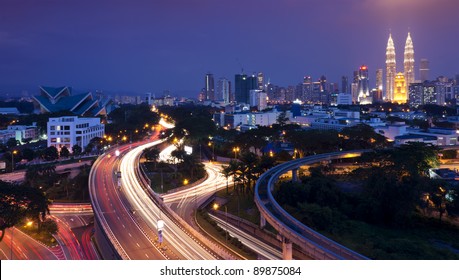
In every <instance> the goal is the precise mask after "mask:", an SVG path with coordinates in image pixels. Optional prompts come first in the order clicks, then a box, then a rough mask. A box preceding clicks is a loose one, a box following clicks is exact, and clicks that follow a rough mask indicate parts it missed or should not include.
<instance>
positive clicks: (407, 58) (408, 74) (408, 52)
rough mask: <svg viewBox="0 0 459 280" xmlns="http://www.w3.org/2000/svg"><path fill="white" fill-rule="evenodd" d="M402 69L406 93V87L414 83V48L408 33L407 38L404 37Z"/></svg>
mask: <svg viewBox="0 0 459 280" xmlns="http://www.w3.org/2000/svg"><path fill="white" fill-rule="evenodd" d="M403 67H404V72H405V73H404V74H405V83H406V92H408V87H409V86H410V84H411V83H414V47H413V41H412V40H411V35H410V32H408V37H406V43H405V54H404V60H403Z"/></svg>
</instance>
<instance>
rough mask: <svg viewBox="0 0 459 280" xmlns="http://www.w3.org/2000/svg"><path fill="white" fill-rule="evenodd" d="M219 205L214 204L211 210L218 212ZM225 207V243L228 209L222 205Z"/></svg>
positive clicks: (226, 238)
mask: <svg viewBox="0 0 459 280" xmlns="http://www.w3.org/2000/svg"><path fill="white" fill-rule="evenodd" d="M219 207H220V205H218V203H214V205H213V208H214V210H215V211H217V210H218V208H219ZM223 207H225V228H226V229H225V242H226V241H227V240H228V208H226V205H223Z"/></svg>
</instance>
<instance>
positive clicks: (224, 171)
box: [221, 165, 231, 194]
mask: <svg viewBox="0 0 459 280" xmlns="http://www.w3.org/2000/svg"><path fill="white" fill-rule="evenodd" d="M221 173H222V174H223V176H225V178H226V193H227V194H228V179H229V177H230V176H231V168H230V166H229V165H227V166H223V168H222V171H221Z"/></svg>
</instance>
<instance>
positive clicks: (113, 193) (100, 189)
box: [89, 141, 177, 260]
mask: <svg viewBox="0 0 459 280" xmlns="http://www.w3.org/2000/svg"><path fill="white" fill-rule="evenodd" d="M146 142H147V141H146ZM130 146H131V145H128V144H127V145H124V146H121V147H119V148H118V151H119V152H120V153H121V155H123V154H125V153H126V152H128V151H129V149H130ZM132 146H136V145H135V144H132ZM120 157H121V156H120ZM119 163H120V158H119V157H117V156H115V151H114V150H111V151H110V153H106V154H104V155H102V156H100V157H99V159H98V160H97V161H96V162H95V163H94V165H93V167H92V169H91V173H90V177H89V191H90V195H91V202H92V206H93V210H94V215H95V218H96V219H97V222H98V223H99V225H100V227H101V228H102V230H103V231H104V233H105V234H106V236H107V237H108V239H109V240H110V243H111V244H112V245H113V246H114V248H115V250H116V251H117V253H118V255H119V256H120V257H121V258H122V259H134V260H143V259H170V258H173V259H177V257H171V256H169V255H168V254H167V252H165V250H163V249H161V248H160V247H159V244H158V243H157V242H155V238H156V234H155V233H153V232H151V230H150V231H147V230H146V229H144V226H143V225H142V224H141V223H139V221H138V218H137V216H135V213H134V212H133V211H132V209H131V207H130V205H129V204H128V202H127V201H126V199H125V198H124V196H123V195H122V194H121V193H120V190H119V189H118V187H117V186H118V181H117V180H118V179H117V178H116V172H117V171H118V165H119ZM96 234H97V232H96ZM112 258H116V256H113V257H112Z"/></svg>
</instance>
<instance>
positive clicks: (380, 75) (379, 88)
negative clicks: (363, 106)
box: [373, 69, 383, 101]
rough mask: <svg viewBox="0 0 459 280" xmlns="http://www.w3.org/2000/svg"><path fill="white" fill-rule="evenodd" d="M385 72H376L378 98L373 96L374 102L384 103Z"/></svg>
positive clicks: (380, 70)
mask: <svg viewBox="0 0 459 280" xmlns="http://www.w3.org/2000/svg"><path fill="white" fill-rule="evenodd" d="M382 94H383V70H382V69H378V70H376V96H373V100H374V101H376V100H377V101H382V99H383V96H382Z"/></svg>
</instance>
